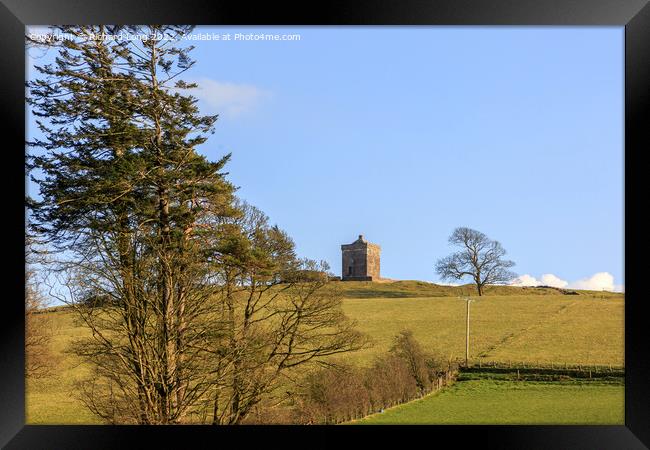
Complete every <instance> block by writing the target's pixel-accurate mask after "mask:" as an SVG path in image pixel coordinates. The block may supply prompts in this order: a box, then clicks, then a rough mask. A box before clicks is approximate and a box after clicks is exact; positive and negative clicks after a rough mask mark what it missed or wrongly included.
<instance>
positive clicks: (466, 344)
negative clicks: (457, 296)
mask: <svg viewBox="0 0 650 450" xmlns="http://www.w3.org/2000/svg"><path fill="white" fill-rule="evenodd" d="M463 300H465V302H466V303H467V310H466V313H465V320H466V325H465V367H469V304H470V303H471V302H472V301H473V299H471V298H469V297H465V298H463Z"/></svg>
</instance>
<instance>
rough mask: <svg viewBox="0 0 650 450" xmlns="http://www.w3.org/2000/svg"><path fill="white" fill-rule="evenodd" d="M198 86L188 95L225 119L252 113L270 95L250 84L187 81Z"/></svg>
mask: <svg viewBox="0 0 650 450" xmlns="http://www.w3.org/2000/svg"><path fill="white" fill-rule="evenodd" d="M188 81H192V82H195V83H196V84H198V88H197V89H192V90H191V91H190V93H191V94H192V95H194V96H195V97H197V98H198V99H199V100H202V101H203V102H205V104H206V105H207V106H208V107H209V108H210V109H212V110H214V112H215V113H217V114H219V115H225V116H227V117H238V116H241V115H242V114H246V113H248V112H251V111H253V110H254V109H255V108H256V107H257V106H258V105H259V104H260V103H261V102H262V101H263V100H265V99H267V98H269V97H270V96H271V93H270V92H269V91H266V90H264V89H260V88H258V87H257V86H253V85H251V84H238V83H230V82H227V81H217V80H212V79H210V78H199V79H195V80H188Z"/></svg>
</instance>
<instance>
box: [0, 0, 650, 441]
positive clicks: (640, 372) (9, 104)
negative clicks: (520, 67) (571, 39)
mask: <svg viewBox="0 0 650 450" xmlns="http://www.w3.org/2000/svg"><path fill="white" fill-rule="evenodd" d="M99 23H114V24H116V23H131V24H143V23H191V24H196V25H208V24H210V25H574V26H602V25H608V26H624V27H625V184H626V189H625V196H626V198H625V211H626V214H625V236H626V237H627V239H626V240H625V268H626V280H625V290H626V302H625V361H626V380H625V383H626V384H625V425H624V426H623V425H621V426H419V427H412V426H399V427H386V426H382V427H319V426H312V427H292V428H291V429H290V430H289V429H288V428H287V427H283V426H274V427H256V426H253V427H224V428H222V427H210V426H167V427H138V426H36V425H25V419H24V415H25V414H24V406H25V399H24V391H25V379H24V309H23V308H24V306H23V305H24V304H23V298H24V297H23V294H24V292H23V290H21V286H22V287H23V288H24V282H23V281H22V280H24V278H23V276H24V273H23V270H24V264H21V263H20V261H22V262H23V263H24V248H23V242H24V225H25V223H24V218H25V209H24V208H25V205H24V197H22V198H21V197H20V195H19V193H18V192H16V191H17V188H16V186H19V185H21V183H22V185H25V179H24V153H22V151H21V149H24V145H25V91H24V89H25V87H24V82H25V40H24V35H25V29H24V27H25V25H27V24H29V25H44V24H99ZM0 24H1V25H0V30H2V36H1V37H0V55H2V61H3V63H4V64H2V70H0V89H1V92H2V95H1V97H0V104H1V105H2V106H1V108H0V111H1V112H2V116H3V120H2V121H1V122H0V123H2V127H3V129H4V133H3V134H2V141H1V142H2V147H3V149H4V150H5V152H4V153H3V157H4V161H5V162H6V163H5V167H4V169H5V171H4V175H5V176H3V177H2V178H3V182H4V183H5V189H4V190H3V192H4V193H5V195H3V197H2V200H3V207H4V208H3V210H4V214H3V216H4V219H5V220H4V222H5V224H7V223H8V222H10V223H11V224H12V227H8V229H9V230H10V233H11V234H10V235H5V242H4V246H3V247H4V250H5V251H4V254H5V261H6V262H7V264H5V269H4V270H3V271H2V273H3V278H4V283H3V286H4V287H5V289H4V290H3V293H4V302H3V304H2V312H0V321H1V325H0V347H1V350H0V367H1V368H2V383H0V416H1V425H0V444H1V445H3V446H6V448H8V449H18V448H29V449H36V448H48V449H58V448H65V449H72V448H85V449H90V448H92V449H100V448H120V447H121V448H131V447H139V448H150V447H160V448H203V447H217V446H219V445H223V439H224V438H233V439H235V440H236V441H239V442H246V441H250V439H251V438H252V436H253V434H255V435H257V436H256V437H258V438H262V439H268V441H267V442H262V443H261V445H274V444H275V445H278V444H279V445H287V446H292V445H296V446H298V445H300V446H311V445H316V444H320V445H323V444H325V445H339V443H340V442H341V438H342V437H343V435H345V437H349V436H350V437H351V435H355V434H358V435H359V437H360V438H361V439H363V440H364V442H365V445H368V444H369V443H370V442H372V441H379V440H380V439H382V440H383V439H384V438H386V437H387V435H393V434H394V435H395V437H396V438H397V439H403V438H405V437H406V436H408V437H410V436H411V435H412V433H413V432H414V431H417V434H418V435H419V436H418V437H419V438H420V439H425V445H443V444H442V443H443V442H445V441H448V440H449V439H451V441H452V442H456V443H464V444H467V443H473V444H476V445H477V446H479V445H480V446H481V448H525V449H528V450H532V449H555V448H558V449H569V448H570V449H642V448H648V447H650V415H649V413H648V412H649V409H650V405H649V404H650V389H649V388H648V386H649V381H650V357H649V352H648V345H647V342H648V334H649V333H648V331H647V330H648V327H647V326H646V321H647V319H646V314H644V313H645V312H646V306H645V303H644V302H647V300H646V299H645V298H644V297H643V286H642V280H643V273H642V271H643V270H644V269H645V267H643V264H635V263H634V262H633V261H634V259H635V255H637V256H639V255H643V254H644V252H645V248H644V247H643V244H639V243H637V242H635V241H637V240H636V239H634V238H635V237H637V236H644V235H645V234H644V233H643V231H644V230H643V228H644V225H645V223H647V222H644V221H643V220H635V219H634V218H633V216H634V215H637V214H640V213H639V212H637V210H636V208H637V207H638V208H641V209H642V208H643V205H644V204H647V201H644V199H643V196H642V194H637V191H638V190H640V189H642V187H643V186H642V185H641V184H640V179H641V177H642V175H640V172H641V170H644V166H643V165H642V164H641V163H640V161H641V157H642V156H641V155H642V154H643V152H644V151H645V150H646V149H648V148H649V147H650V138H649V135H650V132H649V131H648V130H649V129H650V127H649V126H648V121H647V117H648V111H649V105H650V87H649V81H650V6H649V5H648V2H647V0H633V1H622V0H564V1H561V0H489V1H488V0H443V1H422V0H406V1H396V0H393V1H389V0H356V1H348V2H344V1H341V0H330V1H325V2H319V3H311V2H306V1H303V2H297V1H291V2H282V3H279V2H264V3H261V2H260V3H259V4H257V3H251V2H246V1H242V0H240V1H236V0H227V1H224V0H212V1H210V2H204V3H202V2H198V1H195V0H185V1H183V2H174V1H171V0H164V1H160V0H159V1H156V2H153V1H151V0H149V1H135V0H111V1H106V0H105V1H98V0H86V1H83V2H71V1H69V2H65V1H63V0H48V1H45V0H29V1H27V0H2V4H0ZM14 177H15V179H14ZM635 197H639V201H638V202H637V201H635ZM21 218H22V219H21ZM8 219H11V220H10V221H9V220H8ZM11 236H14V237H11ZM605 238H606V237H605ZM646 245H647V244H646ZM640 261H642V259H640ZM8 286H11V287H13V289H6V287H8ZM252 431H254V433H252ZM314 434H318V435H319V436H318V439H317V440H314V436H313V435H314ZM289 436H290V437H291V439H287V437H289ZM273 438H277V440H275V439H274V440H271V439H273ZM137 442H140V444H136V443H137ZM144 442H146V445H143V444H141V443H144ZM404 442H405V443H406V442H408V441H404ZM427 442H428V443H427ZM418 445H421V444H418ZM451 445H455V444H451Z"/></svg>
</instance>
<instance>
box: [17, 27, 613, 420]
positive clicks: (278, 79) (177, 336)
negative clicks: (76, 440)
mask: <svg viewBox="0 0 650 450" xmlns="http://www.w3.org/2000/svg"><path fill="white" fill-rule="evenodd" d="M625 42H626V34H625V27H624V26H451V25H449V26H447V25H445V26H414V27H404V26H341V27H328V26H243V25H241V26H236V25H197V26H191V25H28V26H26V28H25V67H26V74H25V102H26V103H25V127H26V137H25V139H26V150H25V152H26V156H25V174H26V181H25V183H26V191H27V192H26V197H25V198H26V200H25V202H26V205H25V211H26V212H25V216H26V219H25V221H26V225H25V419H24V420H25V424H26V425H618V426H623V425H625V423H626V414H625V412H626V411H625V393H626V392H625V390H626V358H625V356H626V354H625V342H626V339H625V337H626V336H625V332H626V321H625V312H626V305H625V302H626V298H625V291H626V289H625V281H626V280H625V270H624V269H625V264H624V262H625V233H624V229H625V126H626V124H625V120H626V110H625V108H626V104H625V97H626V91H625V80H626V78H625V57H626V46H625Z"/></svg>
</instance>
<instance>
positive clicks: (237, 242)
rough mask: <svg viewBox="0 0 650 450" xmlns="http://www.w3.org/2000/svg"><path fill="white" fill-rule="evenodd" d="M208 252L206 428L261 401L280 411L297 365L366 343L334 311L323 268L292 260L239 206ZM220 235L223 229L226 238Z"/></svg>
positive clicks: (282, 238)
mask: <svg viewBox="0 0 650 450" xmlns="http://www.w3.org/2000/svg"><path fill="white" fill-rule="evenodd" d="M239 208H240V210H241V211H242V215H241V216H240V217H239V218H237V219H234V220H227V221H226V222H225V223H222V224H221V225H217V228H216V229H220V228H221V230H222V231H221V233H222V234H221V235H222V236H224V238H223V239H221V242H218V243H217V245H215V248H214V262H215V264H214V270H215V274H216V275H217V277H216V279H218V280H219V286H220V293H219V295H218V296H217V297H216V300H217V301H216V305H215V311H216V313H217V319H216V320H214V321H213V324H214V327H215V328H214V330H213V333H212V334H213V335H214V336H217V337H218V338H217V339H216V340H215V341H214V342H213V343H212V344H211V347H210V348H211V350H210V351H211V352H212V354H213V357H212V358H211V359H210V361H211V364H212V368H213V374H214V389H213V395H212V399H211V400H212V405H211V406H212V408H211V409H212V419H211V423H212V424H214V425H219V424H238V423H242V421H243V420H244V419H246V418H247V416H249V415H250V414H251V412H252V411H253V408H254V407H255V406H256V405H258V404H259V403H260V402H261V401H262V400H265V401H266V403H267V404H268V403H275V404H281V403H282V402H283V400H286V390H284V391H282V392H281V394H280V395H278V392H277V391H278V388H279V387H281V386H282V385H283V383H285V384H286V383H287V382H290V380H291V379H292V374H294V373H295V369H296V368H297V367H299V366H303V365H306V364H309V363H323V362H324V361H323V360H324V358H326V357H328V356H331V355H335V354H339V353H345V352H350V351H354V350H358V349H360V348H362V347H363V346H364V345H366V342H367V341H366V339H365V338H364V337H363V336H362V335H361V334H360V333H359V332H357V331H356V330H355V329H354V325H355V323H354V322H353V321H350V320H349V319H347V318H346V316H345V315H344V314H343V311H342V309H341V295H340V294H338V293H337V292H336V291H335V289H333V287H332V286H331V284H330V282H329V277H328V274H327V270H328V267H327V265H326V263H316V262H315V261H311V260H306V259H298V258H297V257H296V255H295V251H294V243H293V241H292V240H291V239H290V238H289V236H287V235H286V233H284V232H283V231H282V230H280V229H279V228H278V227H277V226H271V225H269V224H268V218H267V217H266V216H265V215H264V214H263V213H262V212H261V211H259V210H258V209H257V208H254V207H252V206H250V205H248V204H246V203H243V204H241V205H239ZM225 229H228V230H230V231H229V233H226V231H225Z"/></svg>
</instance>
